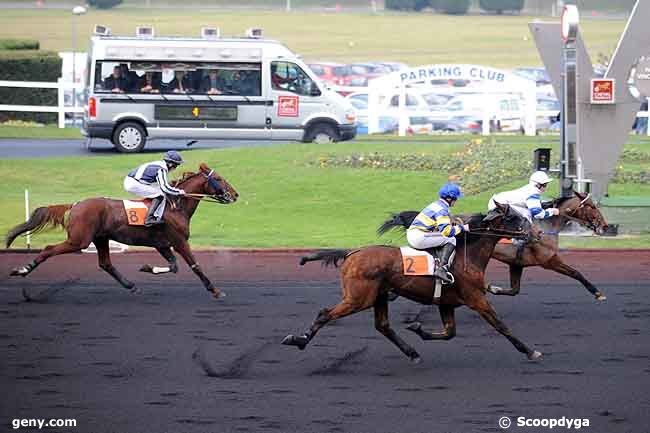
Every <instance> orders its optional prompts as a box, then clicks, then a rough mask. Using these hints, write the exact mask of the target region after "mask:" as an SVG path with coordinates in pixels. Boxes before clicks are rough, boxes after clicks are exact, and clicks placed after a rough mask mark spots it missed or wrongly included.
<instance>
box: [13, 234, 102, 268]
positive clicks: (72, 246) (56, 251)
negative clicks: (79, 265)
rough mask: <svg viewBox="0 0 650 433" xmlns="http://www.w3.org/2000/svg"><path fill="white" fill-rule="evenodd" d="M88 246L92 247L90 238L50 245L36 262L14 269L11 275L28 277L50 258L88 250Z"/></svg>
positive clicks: (68, 240) (69, 239)
mask: <svg viewBox="0 0 650 433" xmlns="http://www.w3.org/2000/svg"><path fill="white" fill-rule="evenodd" d="M88 245H90V236H87V238H85V237H84V238H79V239H72V238H68V239H67V240H65V241H63V242H61V243H60V244H55V245H48V246H46V247H45V248H44V249H43V251H41V252H40V254H39V255H38V256H36V258H35V259H34V260H32V261H31V262H29V263H27V264H26V265H25V266H21V267H20V268H16V269H14V270H13V271H11V274H10V275H11V276H20V277H26V276H27V275H29V274H30V273H31V272H32V271H33V270H34V269H36V267H37V266H38V265H40V264H41V263H43V262H44V261H45V260H47V259H49V258H50V257H53V256H58V255H60V254H68V253H74V252H77V251H81V250H83V249H84V248H88Z"/></svg>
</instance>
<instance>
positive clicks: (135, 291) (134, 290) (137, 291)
mask: <svg viewBox="0 0 650 433" xmlns="http://www.w3.org/2000/svg"><path fill="white" fill-rule="evenodd" d="M129 292H131V294H133V295H141V294H142V290H140V288H139V287H138V286H136V285H135V284H134V285H133V287H131V288H129Z"/></svg>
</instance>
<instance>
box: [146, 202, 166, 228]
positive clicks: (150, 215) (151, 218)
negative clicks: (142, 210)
mask: <svg viewBox="0 0 650 433" xmlns="http://www.w3.org/2000/svg"><path fill="white" fill-rule="evenodd" d="M164 199H165V197H163V196H161V195H160V196H158V197H155V198H153V199H152V200H151V205H150V206H149V210H148V211H147V217H146V218H145V219H144V225H145V227H151V226H153V225H157V224H162V223H163V222H164V221H163V219H162V217H161V218H156V216H155V215H154V213H155V212H156V209H158V206H160V205H161V204H162V202H163V200H164Z"/></svg>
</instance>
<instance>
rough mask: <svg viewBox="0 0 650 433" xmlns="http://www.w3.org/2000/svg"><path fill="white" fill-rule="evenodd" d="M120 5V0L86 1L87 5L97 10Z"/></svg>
mask: <svg viewBox="0 0 650 433" xmlns="http://www.w3.org/2000/svg"><path fill="white" fill-rule="evenodd" d="M120 3H122V0H88V4H89V5H90V6H92V7H96V8H97V9H111V8H114V7H115V6H117V5H119V4H120Z"/></svg>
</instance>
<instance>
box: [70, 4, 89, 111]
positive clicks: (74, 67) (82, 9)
mask: <svg viewBox="0 0 650 433" xmlns="http://www.w3.org/2000/svg"><path fill="white" fill-rule="evenodd" d="M86 12H87V10H86V8H85V7H83V6H75V7H73V8H72V106H73V107H75V108H76V107H77V87H76V86H77V57H76V51H77V29H76V21H77V20H76V18H75V17H76V16H78V15H83V14H85V13H86ZM72 119H73V123H74V119H75V113H72Z"/></svg>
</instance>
